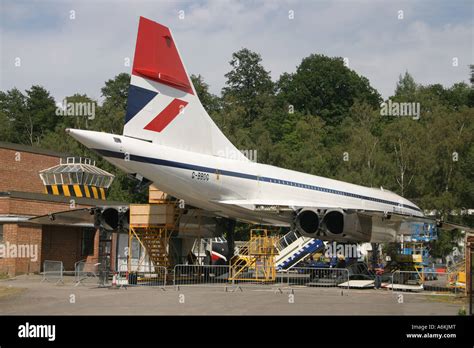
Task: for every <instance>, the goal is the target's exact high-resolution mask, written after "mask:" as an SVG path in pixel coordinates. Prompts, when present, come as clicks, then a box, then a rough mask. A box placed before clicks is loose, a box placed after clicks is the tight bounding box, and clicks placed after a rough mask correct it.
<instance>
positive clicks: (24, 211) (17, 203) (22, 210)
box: [0, 197, 90, 216]
mask: <svg viewBox="0 0 474 348" xmlns="http://www.w3.org/2000/svg"><path fill="white" fill-rule="evenodd" d="M71 199H73V198H71ZM5 200H8V201H9V202H8V204H6V203H4V202H3V201H5ZM87 207H90V206H86V205H79V204H78V205H76V206H75V207H74V208H71V207H70V206H69V204H68V203H58V202H48V201H37V200H29V199H19V198H9V197H0V214H11V215H31V216H41V215H46V214H50V213H56V212H59V211H66V210H69V209H80V208H87ZM4 208H6V209H8V210H3V209H4Z"/></svg>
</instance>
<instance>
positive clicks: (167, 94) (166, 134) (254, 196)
mask: <svg viewBox="0 0 474 348" xmlns="http://www.w3.org/2000/svg"><path fill="white" fill-rule="evenodd" d="M67 132H68V133H69V135H71V136H72V137H74V138H75V139H76V140H78V141H79V142H81V143H82V144H84V145H85V146H86V147H88V148H90V149H92V150H94V151H95V152H97V153H98V154H100V155H101V156H102V157H104V158H105V159H106V160H107V161H109V162H110V163H112V164H113V165H115V166H116V167H118V168H120V169H121V170H123V171H124V172H126V173H128V174H131V175H135V176H136V177H138V178H146V179H147V180H149V181H151V182H153V183H154V184H155V185H156V186H157V187H159V188H160V189H161V190H163V191H164V192H167V193H168V194H170V195H173V196H175V197H177V198H180V199H183V200H184V201H185V202H186V204H188V205H191V206H194V207H197V208H201V209H204V210H206V211H210V212H212V213H213V214H215V215H216V216H220V217H224V218H229V219H233V220H240V221H244V222H250V223H258V224H264V225H275V226H288V227H293V228H296V229H297V230H298V231H299V232H300V233H301V234H302V235H303V236H307V237H313V238H319V239H322V240H335V241H357V242H391V241H395V240H396V238H397V235H399V234H405V233H407V234H408V233H410V228H409V224H410V223H413V222H430V223H433V222H434V221H433V220H429V219H427V218H425V217H424V215H423V212H422V211H421V209H420V208H419V207H418V206H416V205H415V204H414V203H412V202H410V201H409V200H407V199H405V198H403V197H401V196H399V195H397V194H395V193H393V192H390V191H388V190H384V189H382V188H381V189H375V188H369V187H363V186H359V185H354V184H350V183H347V182H342V181H338V180H333V179H328V178H323V177H319V176H314V175H309V174H304V173H300V172H296V171H292V170H287V169H283V168H278V167H275V166H270V165H265V164H259V163H255V162H253V161H250V160H249V159H247V158H246V157H245V156H244V155H243V154H242V153H241V152H240V151H239V150H238V149H237V148H236V147H235V146H234V145H233V144H232V143H231V142H230V141H229V140H228V139H227V138H226V137H225V135H224V134H223V133H222V132H221V131H220V129H219V128H218V127H217V126H216V124H215V123H214V122H213V121H212V119H211V118H210V117H209V115H208V113H207V112H206V110H205V109H204V107H203V106H202V104H201V102H200V100H199V98H198V96H197V94H196V90H195V89H194V86H193V85H192V82H191V80H190V77H189V75H188V73H187V71H186V68H185V67H184V65H183V62H182V60H181V56H180V54H179V50H178V48H177V46H176V42H175V40H174V38H173V35H172V33H171V31H170V29H169V28H167V27H166V26H163V25H161V24H158V23H156V22H153V21H151V20H149V19H146V18H143V17H140V22H139V28H138V35H137V42H136V47H135V57H134V62H133V69H132V76H131V84H130V88H129V93H128V104H127V112H126V116H125V125H124V130H123V135H116V134H109V133H102V132H95V131H88V130H80V129H67Z"/></svg>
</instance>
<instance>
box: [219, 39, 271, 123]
mask: <svg viewBox="0 0 474 348" xmlns="http://www.w3.org/2000/svg"><path fill="white" fill-rule="evenodd" d="M261 61H262V58H261V57H260V55H259V54H257V53H255V52H252V51H250V50H249V49H247V48H243V49H241V50H240V51H238V52H234V53H233V54H232V59H231V61H230V65H231V66H232V70H231V71H229V72H228V73H227V74H225V77H226V78H227V81H226V87H224V88H223V89H222V95H223V97H224V102H226V103H227V104H230V105H234V104H233V103H235V104H237V105H238V106H241V107H242V108H243V109H244V111H245V115H244V124H245V126H249V125H250V123H251V122H252V121H253V120H255V119H256V118H258V117H259V115H260V112H259V107H260V106H261V105H262V102H263V101H262V98H263V99H264V98H265V96H268V95H271V94H273V82H272V80H271V78H270V72H269V71H266V70H265V68H264V67H263V66H262V65H261Z"/></svg>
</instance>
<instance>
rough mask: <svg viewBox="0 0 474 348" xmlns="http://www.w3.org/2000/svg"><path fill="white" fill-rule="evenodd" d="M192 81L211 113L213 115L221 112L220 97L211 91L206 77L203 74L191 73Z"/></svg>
mask: <svg viewBox="0 0 474 348" xmlns="http://www.w3.org/2000/svg"><path fill="white" fill-rule="evenodd" d="M191 81H192V83H193V86H194V89H195V90H196V93H197V95H198V97H199V100H200V101H201V103H202V106H204V109H206V111H207V112H208V113H209V115H211V116H212V115H215V114H216V113H217V112H219V109H220V105H219V98H218V97H217V96H215V95H214V94H212V93H210V92H209V85H208V84H207V83H205V82H204V78H203V77H202V76H201V75H197V76H196V75H191Z"/></svg>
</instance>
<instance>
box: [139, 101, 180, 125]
mask: <svg viewBox="0 0 474 348" xmlns="http://www.w3.org/2000/svg"><path fill="white" fill-rule="evenodd" d="M186 105H188V102H186V101H184V100H181V99H174V100H173V101H172V102H171V103H170V104H169V105H168V106H167V107H166V108H164V109H163V110H162V111H161V112H160V113H159V114H158V115H157V116H155V118H153V120H151V122H150V123H148V124H147V125H146V126H145V128H144V129H146V130H150V131H154V132H161V131H162V130H163V129H165V128H166V127H167V126H168V125H169V124H170V123H171V122H172V121H173V120H174V119H175V118H176V116H178V115H179V114H180V113H181V112H182V111H183V109H184V108H185V107H186Z"/></svg>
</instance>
